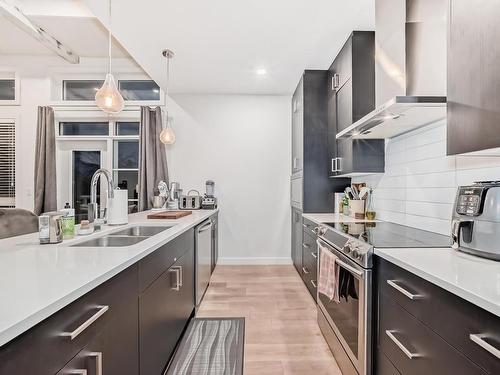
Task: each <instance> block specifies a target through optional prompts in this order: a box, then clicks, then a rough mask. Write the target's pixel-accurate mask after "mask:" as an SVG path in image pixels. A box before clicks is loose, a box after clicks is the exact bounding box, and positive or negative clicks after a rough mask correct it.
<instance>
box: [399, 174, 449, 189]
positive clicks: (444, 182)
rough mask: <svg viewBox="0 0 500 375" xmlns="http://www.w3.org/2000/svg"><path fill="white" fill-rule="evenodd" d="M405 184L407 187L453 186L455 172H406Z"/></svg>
mask: <svg viewBox="0 0 500 375" xmlns="http://www.w3.org/2000/svg"><path fill="white" fill-rule="evenodd" d="M406 186H407V187H409V188H433V187H454V186H456V172H455V171H448V172H437V173H426V174H408V175H407V176H406Z"/></svg>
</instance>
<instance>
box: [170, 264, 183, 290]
mask: <svg viewBox="0 0 500 375" xmlns="http://www.w3.org/2000/svg"><path fill="white" fill-rule="evenodd" d="M169 272H174V273H175V285H174V286H173V287H172V290H175V291H176V292H178V291H179V290H181V281H180V280H181V272H182V271H181V270H180V267H172V268H170V269H169Z"/></svg>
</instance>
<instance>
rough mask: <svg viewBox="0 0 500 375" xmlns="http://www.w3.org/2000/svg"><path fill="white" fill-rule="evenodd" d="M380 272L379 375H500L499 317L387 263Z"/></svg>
mask: <svg viewBox="0 0 500 375" xmlns="http://www.w3.org/2000/svg"><path fill="white" fill-rule="evenodd" d="M375 269H376V275H377V283H376V290H377V300H376V305H377V306H378V307H377V311H376V315H377V316H378V319H377V321H376V324H377V327H378V328H377V340H376V351H377V353H376V369H377V372H376V373H377V374H378V375H393V374H394V371H395V370H396V371H398V372H399V373H401V374H402V375H407V374H408V375H409V374H443V375H446V374H450V375H461V374H463V375H474V374H478V375H479V374H491V375H493V374H500V358H498V357H497V356H496V355H495V353H494V352H495V348H500V318H499V317H497V316H494V315H493V314H491V313H489V312H487V311H485V310H483V309H481V308H479V307H478V306H475V305H473V304H472V303H470V302H468V301H466V300H464V299H462V298H460V297H458V296H456V295H454V294H452V293H450V292H448V291H446V290H444V289H442V288H440V287H438V286H437V285H435V284H432V283H430V282H429V281H427V280H424V279H422V278H420V277H418V276H416V275H415V274H413V273H411V272H408V271H406V270H404V269H403V268H400V267H398V266H396V265H394V264H392V263H391V262H388V261H386V260H384V259H382V258H379V257H377V258H376V262H375ZM478 338H479V339H478ZM474 339H475V340H476V341H477V342H476V341H474ZM481 341H482V342H484V343H487V345H483V346H481V345H479V343H480V342H481ZM482 342H481V344H482ZM488 345H489V346H490V350H488V349H487V347H488Z"/></svg>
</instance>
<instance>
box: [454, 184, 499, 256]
mask: <svg viewBox="0 0 500 375" xmlns="http://www.w3.org/2000/svg"><path fill="white" fill-rule="evenodd" d="M451 232H452V239H453V248H454V249H456V250H459V251H463V252H466V253H469V254H474V255H478V256H481V257H484V258H489V259H495V260H500V248H499V247H498V242H499V240H500V181H482V182H476V183H475V184H474V185H470V186H460V187H459V188H458V191H457V195H456V198H455V205H454V209H453V220H452V224H451Z"/></svg>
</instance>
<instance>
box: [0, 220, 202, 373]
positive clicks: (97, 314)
mask: <svg viewBox="0 0 500 375" xmlns="http://www.w3.org/2000/svg"><path fill="white" fill-rule="evenodd" d="M194 252H195V249H194V231H193V230H192V229H190V230H188V231H187V232H185V233H183V234H182V235H180V236H178V237H177V238H175V239H173V240H172V241H170V242H169V243H167V244H166V245H164V246H162V247H160V248H159V249H157V250H155V251H154V252H153V253H151V254H150V255H148V256H147V257H145V258H144V259H141V260H140V261H139V262H138V263H136V264H133V265H132V266H130V267H128V268H127V269H126V270H123V271H122V272H120V273H119V274H117V275H116V276H114V277H113V278H111V279H110V280H108V281H106V282H105V283H103V284H101V285H99V286H98V287H96V288H95V289H93V290H91V291H90V292H88V293H87V294H85V295H84V296H82V297H80V298H79V299H77V300H76V301H74V302H73V303H71V304H70V305H68V306H66V307H64V308H63V309H61V310H60V311H58V312H56V313H55V314H53V315H52V316H50V317H48V318H47V319H45V320H44V321H42V322H41V323H39V324H38V325H36V326H35V327H33V328H31V329H29V330H28V331H26V332H25V333H23V334H22V335H20V336H18V337H16V338H15V339H13V340H12V341H11V342H9V343H7V344H5V345H3V346H2V347H0V375H27V374H34V375H35V374H36V375H55V374H57V375H70V374H73V375H76V374H81V375H83V374H86V375H138V374H141V375H160V374H162V371H163V370H164V368H165V367H166V365H167V363H168V361H169V360H170V356H171V355H172V353H173V351H174V349H175V346H176V344H177V342H178V341H179V340H180V338H181V335H182V333H183V330H184V328H185V326H186V325H187V324H188V322H189V319H190V317H191V316H192V314H193V311H194V285H195V284H194V278H195V263H194V254H195V253H194Z"/></svg>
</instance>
